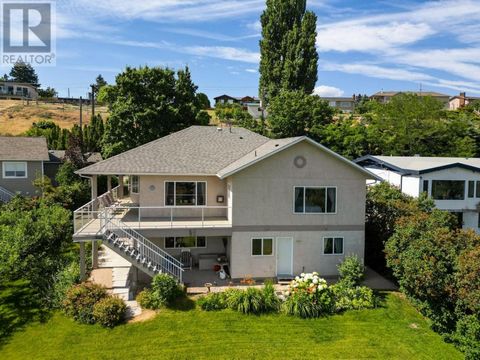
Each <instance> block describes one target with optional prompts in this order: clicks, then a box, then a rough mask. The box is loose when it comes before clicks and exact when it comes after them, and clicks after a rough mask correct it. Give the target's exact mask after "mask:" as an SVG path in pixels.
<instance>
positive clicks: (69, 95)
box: [68, 88, 70, 99]
mask: <svg viewBox="0 0 480 360" xmlns="http://www.w3.org/2000/svg"><path fill="white" fill-rule="evenodd" d="M68 98H69V99H70V88H68Z"/></svg>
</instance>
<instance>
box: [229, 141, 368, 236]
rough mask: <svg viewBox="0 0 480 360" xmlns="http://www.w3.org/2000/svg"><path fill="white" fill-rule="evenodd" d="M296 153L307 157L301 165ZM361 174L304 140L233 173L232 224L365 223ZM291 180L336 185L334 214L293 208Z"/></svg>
mask: <svg viewBox="0 0 480 360" xmlns="http://www.w3.org/2000/svg"><path fill="white" fill-rule="evenodd" d="M296 156H303V157H304V158H305V159H306V160H307V163H306V165H305V167H303V168H302V169H299V168H297V167H295V165H294V159H295V157H296ZM365 178H366V177H365V175H364V173H362V172H360V171H359V170H356V169H354V168H353V167H351V166H349V165H348V164H346V163H345V162H342V161H341V160H339V159H337V158H335V157H333V156H332V155H329V154H327V153H325V152H323V151H321V150H318V148H316V147H314V146H313V145H310V144H308V143H305V142H302V143H299V144H297V145H294V146H292V147H291V148H289V149H287V150H284V151H282V152H280V153H278V154H276V155H273V156H272V157H270V158H268V159H266V160H263V161H261V162H259V163H257V164H255V165H253V166H251V167H250V168H247V169H245V170H244V171H241V172H239V173H238V174H236V175H233V176H232V186H233V225H234V227H235V226H245V225H298V226H299V225H362V226H363V225H364V223H365V196H366V195H365V194H366V186H365ZM294 186H336V187H337V213H336V214H294V209H293V196H294Z"/></svg>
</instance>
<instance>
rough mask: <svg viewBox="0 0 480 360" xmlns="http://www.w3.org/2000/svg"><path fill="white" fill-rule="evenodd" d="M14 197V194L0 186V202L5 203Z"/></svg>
mask: <svg viewBox="0 0 480 360" xmlns="http://www.w3.org/2000/svg"><path fill="white" fill-rule="evenodd" d="M14 196H15V194H14V193H12V192H11V191H8V190H7V189H5V188H3V187H1V186H0V201H1V202H4V203H7V202H9V201H10V200H12V198H13V197H14Z"/></svg>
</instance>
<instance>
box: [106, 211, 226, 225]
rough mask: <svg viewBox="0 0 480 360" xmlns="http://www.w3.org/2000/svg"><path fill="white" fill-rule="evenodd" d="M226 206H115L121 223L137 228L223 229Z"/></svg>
mask: <svg viewBox="0 0 480 360" xmlns="http://www.w3.org/2000/svg"><path fill="white" fill-rule="evenodd" d="M228 209H229V207H228V206H115V207H113V208H112V210H115V211H120V212H121V213H123V214H124V215H123V218H122V221H124V222H128V223H130V224H132V225H131V226H133V223H136V224H135V225H136V226H135V227H137V226H138V228H142V227H143V228H149V229H152V228H166V227H167V228H168V227H170V228H189V227H191V226H192V225H195V226H196V227H202V228H203V227H209V228H210V227H225V226H226V225H228V224H230V221H229V220H228V212H229V211H228Z"/></svg>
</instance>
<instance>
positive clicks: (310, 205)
mask: <svg viewBox="0 0 480 360" xmlns="http://www.w3.org/2000/svg"><path fill="white" fill-rule="evenodd" d="M336 210H337V189H336V188H334V187H300V186H296V187H295V191H294V212H295V213H297V214H305V213H310V214H332V213H335V212H336Z"/></svg>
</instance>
